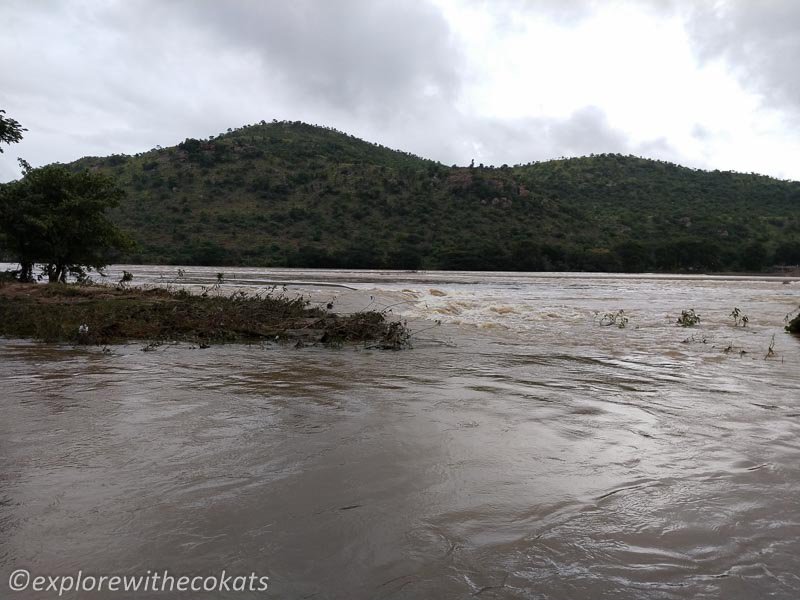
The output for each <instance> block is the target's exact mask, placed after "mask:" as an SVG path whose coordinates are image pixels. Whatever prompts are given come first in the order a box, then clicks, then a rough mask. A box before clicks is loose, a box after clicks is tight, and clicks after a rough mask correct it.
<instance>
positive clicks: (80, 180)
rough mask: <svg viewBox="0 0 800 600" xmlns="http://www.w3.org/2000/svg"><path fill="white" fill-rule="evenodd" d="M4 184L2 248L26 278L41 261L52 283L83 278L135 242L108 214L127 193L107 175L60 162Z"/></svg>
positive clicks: (0, 203) (1, 192)
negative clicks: (68, 276) (79, 170)
mask: <svg viewBox="0 0 800 600" xmlns="http://www.w3.org/2000/svg"><path fill="white" fill-rule="evenodd" d="M20 164H21V165H22V167H23V173H24V177H23V178H22V179H21V180H18V181H14V182H12V183H9V184H6V185H5V186H3V187H2V188H0V247H2V248H4V249H5V250H6V251H7V252H8V253H10V254H11V255H12V256H13V258H15V259H16V260H17V261H18V262H19V263H20V267H21V269H20V273H19V278H20V280H21V281H31V280H32V279H33V267H34V265H36V264H41V265H43V267H44V272H45V273H46V274H47V277H48V279H49V281H51V282H55V281H65V280H66V277H67V275H68V274H73V275H77V276H79V277H81V276H83V275H85V273H86V271H87V270H92V269H100V268H102V267H104V266H105V265H106V264H108V261H109V258H110V257H111V256H112V254H113V252H114V251H115V250H116V249H124V248H127V247H130V246H131V245H132V244H131V241H130V240H129V238H128V237H127V236H125V235H124V234H123V233H122V232H121V231H120V230H119V229H118V228H117V227H116V226H115V225H114V224H113V223H112V222H111V221H110V220H109V219H108V218H107V216H106V211H107V210H108V209H110V208H114V207H116V206H117V204H118V203H119V200H120V198H121V197H122V194H123V192H122V191H121V190H120V189H119V188H117V187H116V185H115V184H114V182H113V181H112V180H111V179H109V178H108V177H106V176H104V175H101V174H98V173H90V172H89V171H83V172H79V173H74V172H71V171H69V170H68V169H66V168H65V167H62V166H60V165H48V166H46V167H41V168H39V169H32V168H31V167H30V165H28V164H27V163H26V162H25V161H22V160H21V161H20Z"/></svg>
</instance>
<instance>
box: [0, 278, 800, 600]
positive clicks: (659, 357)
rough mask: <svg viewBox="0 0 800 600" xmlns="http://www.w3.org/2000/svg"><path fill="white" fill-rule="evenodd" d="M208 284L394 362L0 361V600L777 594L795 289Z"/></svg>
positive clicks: (39, 354) (785, 560)
mask: <svg viewBox="0 0 800 600" xmlns="http://www.w3.org/2000/svg"><path fill="white" fill-rule="evenodd" d="M125 268H126V269H128V270H132V271H133V272H134V275H135V279H134V282H139V283H145V284H147V283H152V282H161V283H165V282H166V283H172V284H175V285H193V286H197V285H208V284H210V282H212V281H214V279H215V275H214V274H215V271H216V270H214V269H190V270H188V272H187V273H185V274H184V275H183V277H181V278H176V276H175V269H174V268H171V267H170V268H167V267H125ZM229 271H230V272H229V273H226V274H225V279H224V283H223V286H222V288H223V290H224V291H227V290H229V289H242V288H244V289H263V287H264V286H265V285H267V284H268V282H274V281H287V282H291V283H290V284H289V286H288V292H287V293H294V292H295V291H298V292H302V293H306V294H309V295H310V296H311V298H312V299H313V300H314V301H318V302H324V303H327V302H328V301H332V302H334V305H335V308H336V309H339V310H345V311H347V310H357V309H359V308H363V307H365V306H366V307H370V308H381V307H384V306H389V305H391V311H392V314H397V315H398V316H402V317H403V318H406V319H408V321H409V325H410V326H411V328H412V329H414V330H416V331H418V332H419V333H418V334H416V335H415V337H414V349H412V350H409V351H402V352H381V351H366V350H358V349H352V348H349V349H342V350H328V349H320V348H309V347H307V348H302V349H295V348H293V347H290V346H280V345H269V344H267V345H254V346H245V345H237V346H214V347H212V348H209V349H205V350H201V349H197V348H192V347H191V346H190V345H188V344H184V345H177V346H162V347H161V348H159V349H158V350H157V351H155V352H141V351H140V350H141V347H142V345H143V344H128V345H123V346H117V347H114V348H112V349H110V352H104V351H103V350H102V349H101V348H81V347H79V348H73V347H70V346H64V345H45V344H40V343H34V342H29V341H21V340H0V378H2V379H1V380H0V381H1V382H2V390H3V391H2V393H0V415H2V418H0V449H1V450H2V451H1V452H0V482H1V487H0V575H2V576H3V580H0V589H3V597H5V595H6V589H5V588H4V587H3V586H5V585H6V582H5V579H7V577H8V573H10V572H11V571H12V570H13V569H15V568H18V567H25V568H29V569H31V570H32V571H33V570H35V571H36V572H38V573H47V574H56V573H70V572H73V571H77V570H79V569H82V570H83V571H91V572H95V573H105V572H113V573H143V572H145V571H146V570H148V569H169V570H170V571H171V572H179V573H191V574H195V573H196V574H201V575H205V574H213V573H218V572H219V571H221V570H222V569H223V568H224V569H226V570H227V571H228V572H248V573H249V572H250V571H257V572H261V573H265V574H267V575H269V577H270V590H269V592H267V593H266V594H261V595H259V597H264V596H266V597H269V596H270V595H272V596H274V597H279V598H311V597H313V598H468V597H473V596H480V597H483V598H593V599H594V598H726V599H737V598H742V599H750V598H762V597H763V598H766V597H771V598H786V599H790V598H792V599H793V598H797V597H800V500H798V499H799V498H800V393H798V392H800V370H799V369H798V366H799V365H800V340H798V339H797V338H795V337H792V336H790V335H788V334H785V333H783V331H782V329H783V325H784V318H785V316H786V315H787V314H788V313H791V312H793V311H795V310H796V309H797V308H798V305H799V304H800V283H798V282H790V283H788V284H784V283H783V282H782V281H781V280H779V279H769V278H710V277H656V276H592V275H566V274H547V275H545V274H511V273H494V274H492V273H488V274H487V273H398V272H324V271H291V270H278V271H264V270H255V269H237V270H235V271H234V270H229ZM113 274H114V271H113V270H112V275H113ZM302 282H306V283H302ZM338 286H347V287H338ZM734 307H739V308H740V309H741V310H742V312H743V313H745V314H747V315H748V316H749V318H750V320H749V323H748V325H747V327H741V326H740V327H735V326H734V320H733V318H731V317H730V313H731V311H732V309H733V308H734ZM688 308H694V309H695V310H696V311H697V314H699V315H700V316H701V322H700V324H699V325H697V326H696V327H693V328H682V327H679V326H677V325H676V323H675V321H676V318H677V316H678V315H679V314H680V312H681V310H683V309H688ZM619 309H623V310H624V314H625V316H626V317H627V318H628V319H629V320H628V322H627V326H626V327H624V328H618V327H615V326H604V325H602V324H601V318H602V316H603V315H604V314H605V313H615V312H616V311H617V310H619ZM437 320H438V321H440V322H441V324H440V325H436V324H435V322H436V321H437ZM773 336H774V337H773ZM770 346H772V349H773V354H772V355H771V356H767V353H768V348H770ZM10 597H19V598H24V597H26V596H25V594H24V593H19V594H16V595H13V596H10ZM29 597H37V596H29ZM67 597H69V596H68V595H67ZM73 597H77V596H73ZM80 597H84V596H80ZM136 597H137V598H150V597H152V598H158V597H161V598H163V597H165V595H164V594H151V595H150V596H147V595H146V594H145V595H141V594H140V595H138V596H136ZM209 597H210V596H209ZM214 597H231V598H233V597H237V598H242V597H248V596H246V595H242V594H241V593H239V594H237V593H233V592H232V593H230V594H229V596H226V595H225V594H219V595H215V596H214Z"/></svg>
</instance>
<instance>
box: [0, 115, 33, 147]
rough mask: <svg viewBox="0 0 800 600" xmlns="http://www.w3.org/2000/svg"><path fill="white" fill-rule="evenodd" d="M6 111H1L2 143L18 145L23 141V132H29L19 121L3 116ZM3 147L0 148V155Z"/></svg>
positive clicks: (0, 135)
mask: <svg viewBox="0 0 800 600" xmlns="http://www.w3.org/2000/svg"><path fill="white" fill-rule="evenodd" d="M5 113H6V111H4V110H2V109H0V142H2V143H5V144H16V143H17V142H19V141H20V140H21V139H22V132H23V131H28V130H27V129H25V128H24V127H23V126H22V125H20V124H19V122H18V121H16V120H14V119H11V118H9V117H4V116H3V115H4V114H5ZM2 152H3V147H2V146H0V153H2Z"/></svg>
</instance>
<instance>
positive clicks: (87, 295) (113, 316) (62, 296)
mask: <svg viewBox="0 0 800 600" xmlns="http://www.w3.org/2000/svg"><path fill="white" fill-rule="evenodd" d="M0 335H4V336H8V337H19V338H33V339H37V340H43V341H49V342H70V343H77V344H113V343H120V342H126V341H132V340H145V341H148V342H156V343H157V342H167V341H187V342H192V343H197V344H200V345H205V344H211V343H224V342H258V341H266V340H270V341H290V342H295V343H300V344H324V345H331V346H338V345H341V344H344V343H348V342H352V343H362V344H365V345H367V346H369V347H378V348H385V349H400V348H403V347H405V346H407V345H408V332H407V330H406V328H405V326H404V325H403V324H402V323H400V322H388V321H387V320H386V319H385V317H384V315H383V314H382V313H379V312H362V313H356V314H352V315H337V314H334V313H332V312H329V311H326V310H323V309H321V308H317V307H312V306H310V305H309V302H308V300H306V299H304V298H302V297H296V298H290V297H287V296H284V295H282V294H280V293H275V291H274V290H273V291H268V292H264V293H261V294H247V293H245V292H236V293H234V294H232V295H222V294H220V293H219V291H218V290H213V291H211V292H209V293H205V294H190V293H189V292H187V291H185V290H170V289H163V288H152V289H144V288H115V287H109V286H98V285H77V284H49V285H37V284H19V283H6V284H4V285H0Z"/></svg>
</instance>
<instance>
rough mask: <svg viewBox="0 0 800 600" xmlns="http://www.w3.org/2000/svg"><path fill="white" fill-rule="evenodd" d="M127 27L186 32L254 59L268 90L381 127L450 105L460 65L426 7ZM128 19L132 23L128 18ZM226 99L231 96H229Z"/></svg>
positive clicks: (207, 7)
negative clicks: (435, 99)
mask: <svg viewBox="0 0 800 600" xmlns="http://www.w3.org/2000/svg"><path fill="white" fill-rule="evenodd" d="M152 8H153V10H152V11H141V5H140V4H139V3H136V4H132V5H129V7H128V9H127V10H128V11H129V14H128V15H126V18H125V19H124V20H122V21H121V22H119V19H118V22H119V24H120V26H122V27H127V26H128V23H129V22H130V20H129V19H131V18H132V19H136V20H138V21H139V22H141V23H142V24H143V25H144V27H145V28H147V29H150V30H152V28H153V27H156V28H159V27H160V25H159V24H160V23H164V22H168V23H181V24H183V25H190V26H191V27H193V28H195V31H196V32H197V33H198V35H199V36H200V39H201V40H202V43H204V44H209V43H210V44H211V45H215V46H219V47H222V48H236V49H237V50H238V51H240V52H244V53H245V54H247V55H249V56H252V57H255V58H257V60H258V64H259V68H260V72H255V73H253V76H254V77H256V78H259V77H260V78H262V79H263V81H264V84H265V85H267V86H271V87H275V88H278V89H279V93H280V94H282V95H286V96H289V97H291V99H292V100H293V101H299V102H302V103H303V104H306V105H314V104H319V103H322V104H324V105H325V106H327V107H332V108H335V109H340V110H348V111H352V112H354V113H359V114H366V115H367V116H374V117H380V118H390V117H392V116H393V115H394V114H396V113H397V112H398V111H400V112H402V111H403V110H404V109H405V107H407V106H408V105H410V104H412V103H419V102H424V101H425V99H426V98H428V97H431V96H441V97H443V98H446V99H448V100H453V99H454V98H455V97H456V95H457V93H458V90H459V86H460V76H459V73H458V69H459V68H460V67H461V63H462V60H461V58H460V55H459V51H458V49H457V48H456V46H455V45H454V42H453V40H452V39H451V35H450V31H449V28H448V25H447V23H446V22H445V20H444V18H443V17H442V15H441V14H440V13H439V12H438V11H437V10H436V9H435V8H434V7H433V6H432V5H430V4H428V3H425V2H412V3H399V2H395V1H392V0H372V1H370V2H362V1H357V0H340V1H337V2H318V1H315V0H294V1H293V2H248V1H246V0H234V1H227V2H217V1H214V0H204V1H201V2H168V3H165V2H154V3H152ZM134 12H135V14H133V13H134ZM231 92H233V90H231Z"/></svg>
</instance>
